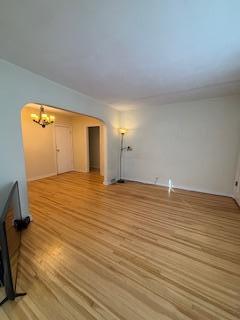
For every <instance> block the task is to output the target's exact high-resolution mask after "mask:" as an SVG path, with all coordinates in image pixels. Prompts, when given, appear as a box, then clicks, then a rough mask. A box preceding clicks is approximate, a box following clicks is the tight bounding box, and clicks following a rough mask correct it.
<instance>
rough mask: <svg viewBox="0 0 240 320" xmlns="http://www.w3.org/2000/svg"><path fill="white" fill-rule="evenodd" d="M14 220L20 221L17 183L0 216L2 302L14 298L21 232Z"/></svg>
mask: <svg viewBox="0 0 240 320" xmlns="http://www.w3.org/2000/svg"><path fill="white" fill-rule="evenodd" d="M15 219H18V220H21V219H22V217H21V208H20V200H19V190H18V183H17V182H15V183H14V185H13V186H12V188H11V190H10V193H9V196H8V199H7V201H6V204H5V207H4V209H3V212H2V214H1V216H0V250H1V267H0V272H1V277H0V279H1V280H0V282H1V283H2V285H3V288H4V291H5V299H4V300H14V299H15V297H16V285H17V274H18V259H19V254H20V246H21V232H20V231H18V230H17V229H16V228H15V226H14V220H15ZM0 303H1V302H0Z"/></svg>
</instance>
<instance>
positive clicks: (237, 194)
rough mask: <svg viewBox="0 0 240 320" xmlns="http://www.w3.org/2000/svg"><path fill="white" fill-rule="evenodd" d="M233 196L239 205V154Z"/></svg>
mask: <svg viewBox="0 0 240 320" xmlns="http://www.w3.org/2000/svg"><path fill="white" fill-rule="evenodd" d="M234 198H235V200H236V201H237V203H238V204H239V205H240V154H239V157H238V167H237V173H236V177H235V186H234Z"/></svg>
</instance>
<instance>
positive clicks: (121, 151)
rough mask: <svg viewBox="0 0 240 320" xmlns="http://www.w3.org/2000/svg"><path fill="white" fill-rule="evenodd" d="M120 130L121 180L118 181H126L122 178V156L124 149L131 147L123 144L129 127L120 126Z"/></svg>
mask: <svg viewBox="0 0 240 320" xmlns="http://www.w3.org/2000/svg"><path fill="white" fill-rule="evenodd" d="M119 132H120V134H121V148H120V170H119V172H120V174H119V180H118V181H117V182H118V183H124V182H125V181H124V180H123V179H122V156H123V150H125V149H128V148H129V147H124V146H123V137H124V135H125V133H127V129H125V128H120V129H119Z"/></svg>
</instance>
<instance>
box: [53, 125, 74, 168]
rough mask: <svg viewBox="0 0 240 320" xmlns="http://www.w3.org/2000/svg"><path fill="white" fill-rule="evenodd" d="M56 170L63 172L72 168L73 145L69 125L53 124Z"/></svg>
mask: <svg viewBox="0 0 240 320" xmlns="http://www.w3.org/2000/svg"><path fill="white" fill-rule="evenodd" d="M55 135H56V151H57V171H58V173H64V172H68V171H72V170H73V147H72V129H71V127H67V126H66V127H65V126H58V125H55Z"/></svg>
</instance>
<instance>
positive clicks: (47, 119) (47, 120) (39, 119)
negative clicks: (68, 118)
mask: <svg viewBox="0 0 240 320" xmlns="http://www.w3.org/2000/svg"><path fill="white" fill-rule="evenodd" d="M31 118H32V120H33V121H34V122H36V123H37V124H39V125H40V126H42V128H45V127H46V126H47V125H49V124H52V123H54V121H55V117H54V116H51V115H48V114H46V113H45V112H44V107H43V106H41V107H40V111H39V115H37V114H36V113H32V114H31Z"/></svg>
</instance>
